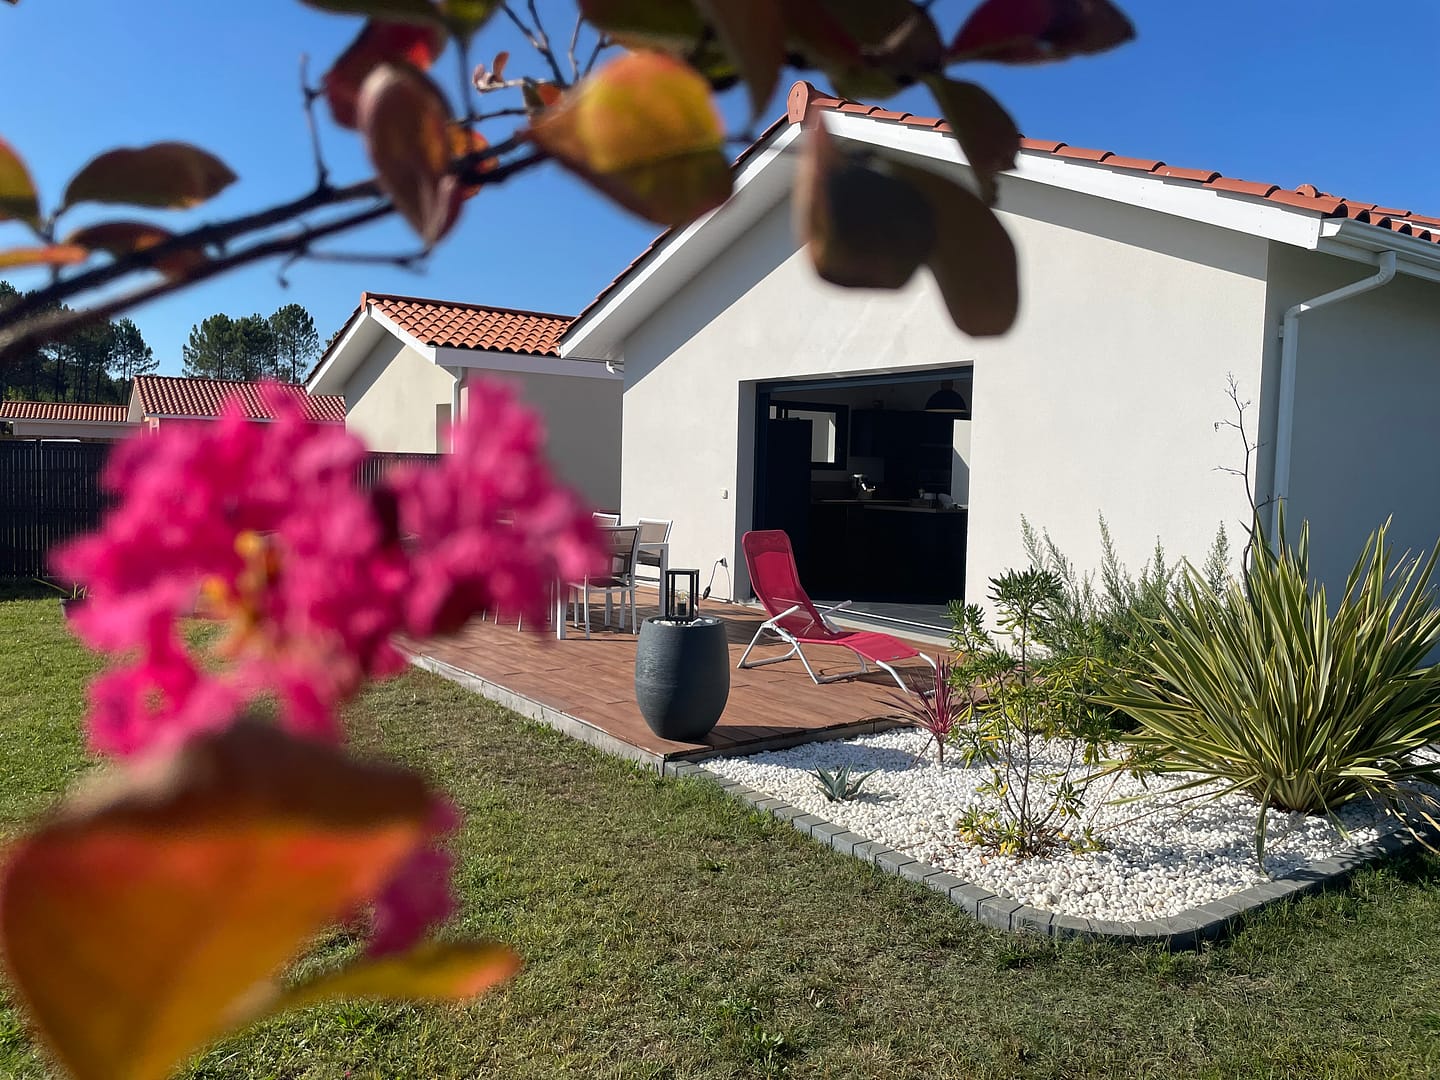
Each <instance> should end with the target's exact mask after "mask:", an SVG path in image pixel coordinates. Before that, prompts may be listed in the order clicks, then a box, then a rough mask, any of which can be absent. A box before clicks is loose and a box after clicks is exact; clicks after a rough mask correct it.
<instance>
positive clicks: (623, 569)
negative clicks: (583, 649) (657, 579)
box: [570, 525, 640, 639]
mask: <svg viewBox="0 0 1440 1080" xmlns="http://www.w3.org/2000/svg"><path fill="white" fill-rule="evenodd" d="M600 532H601V536H602V540H601V542H602V545H603V547H604V550H605V552H606V554H607V555H608V557H609V566H608V569H607V570H605V571H602V572H601V573H600V574H598V575H596V576H594V577H587V578H586V579H585V580H584V581H582V582H580V583H578V584H573V585H571V586H570V588H571V589H572V590H575V591H577V592H578V593H579V601H580V603H581V605H582V608H583V618H584V620H585V637H586V638H587V639H588V638H589V637H590V593H591V592H592V591H593V590H595V589H599V590H600V591H601V592H603V593H604V594H605V625H607V626H608V625H610V612H611V606H610V604H611V600H612V595H613V594H614V593H616V592H619V593H620V602H621V609H620V627H621V629H624V627H625V609H626V607H627V606H628V608H629V610H630V632H631V633H632V634H633V633H639V631H640V628H639V626H637V625H636V622H635V549H636V546H637V545H638V544H639V542H640V529H639V526H636V525H613V526H605V527H602V528H601V530H600Z"/></svg>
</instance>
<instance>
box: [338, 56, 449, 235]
mask: <svg viewBox="0 0 1440 1080" xmlns="http://www.w3.org/2000/svg"><path fill="white" fill-rule="evenodd" d="M357 119H358V121H359V128H360V133H361V134H362V135H363V136H364V138H365V149H366V151H367V152H368V153H369V155H370V161H371V162H372V163H373V164H374V166H375V172H376V178H377V180H378V181H379V183H380V187H381V188H382V189H383V190H384V192H385V194H386V195H388V196H390V199H391V201H392V202H393V203H394V204H395V209H396V210H398V211H399V212H400V215H401V216H402V217H404V218H405V220H406V221H408V222H409V223H410V227H411V228H413V229H414V230H415V231H416V232H417V233H419V234H420V238H421V239H422V240H424V241H425V244H426V246H427V247H428V246H430V245H433V244H434V243H435V242H436V241H437V240H439V239H440V238H441V237H442V236H444V235H445V234H446V232H448V231H449V229H450V226H451V225H453V224H454V223H455V219H456V217H457V216H458V214H459V212H460V202H461V199H462V197H463V195H462V190H461V184H460V180H459V178H458V177H457V176H455V175H453V174H452V173H451V172H450V161H451V148H452V136H451V134H450V107H449V106H448V105H447V104H446V102H445V98H444V96H443V95H442V94H441V93H440V90H439V88H438V87H436V86H435V84H434V83H433V82H431V81H430V79H428V78H427V77H426V76H425V75H424V74H422V73H421V72H419V71H416V70H415V69H414V68H412V67H410V66H409V65H406V64H381V65H380V66H379V67H377V68H376V69H375V70H374V71H372V72H371V73H370V75H369V76H368V77H367V78H366V80H365V85H364V86H363V87H361V89H360V100H359V109H358V111H357Z"/></svg>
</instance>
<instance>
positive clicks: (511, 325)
mask: <svg viewBox="0 0 1440 1080" xmlns="http://www.w3.org/2000/svg"><path fill="white" fill-rule="evenodd" d="M367 303H372V304H374V305H375V310H377V311H379V312H381V313H382V314H384V315H387V316H389V317H390V318H391V319H393V320H394V321H395V323H396V324H397V325H398V326H400V328H401V329H403V330H404V331H405V332H406V333H408V334H410V335H412V336H413V337H415V338H417V339H418V340H420V341H422V342H424V343H425V344H426V345H440V346H444V347H445V348H450V349H486V350H489V351H493V352H509V353H529V354H531V355H534V356H559V355H560V351H559V349H557V348H556V345H557V343H558V342H559V341H560V335H561V334H563V333H564V332H565V329H566V327H568V326H569V325H570V323H571V321H572V317H571V316H569V315H551V314H547V313H546V312H541V311H516V310H514V309H512V308H497V307H486V306H484V305H481V304H464V303H460V302H458V301H454V300H427V299H425V298H423V297H419V296H390V295H388V294H385V293H362V294H361V296H360V306H361V307H362V308H363V307H365V305H366V304H367Z"/></svg>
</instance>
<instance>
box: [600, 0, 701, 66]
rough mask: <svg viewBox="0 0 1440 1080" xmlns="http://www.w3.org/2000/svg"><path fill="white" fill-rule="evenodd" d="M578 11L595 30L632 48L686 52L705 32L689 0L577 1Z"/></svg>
mask: <svg viewBox="0 0 1440 1080" xmlns="http://www.w3.org/2000/svg"><path fill="white" fill-rule="evenodd" d="M580 12H581V14H583V15H584V16H585V19H586V21H587V22H589V23H590V24H591V25H592V26H594V27H595V28H596V29H599V30H603V31H604V32H605V33H607V34H609V35H610V36H611V37H613V38H614V39H615V40H616V41H619V42H621V43H623V44H625V45H628V46H630V47H631V48H640V47H645V48H652V49H661V50H664V51H668V52H680V53H688V52H689V51H690V50H692V49H693V48H695V46H696V45H697V44H698V43H699V41H700V37H701V35H702V34H704V32H705V20H704V19H703V18H701V16H700V13H699V11H697V10H696V8H695V5H694V4H693V3H692V2H691V0H580Z"/></svg>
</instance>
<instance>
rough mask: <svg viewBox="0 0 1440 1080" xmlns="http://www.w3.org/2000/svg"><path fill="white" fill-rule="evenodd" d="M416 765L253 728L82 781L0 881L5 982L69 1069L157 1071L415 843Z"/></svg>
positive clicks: (114, 1076) (85, 1079)
mask: <svg viewBox="0 0 1440 1080" xmlns="http://www.w3.org/2000/svg"><path fill="white" fill-rule="evenodd" d="M430 804H431V796H430V793H429V792H428V790H427V789H426V786H425V783H424V781H423V780H422V779H421V778H420V777H419V776H418V775H416V774H414V773H411V772H408V771H406V770H402V769H399V768H395V767H392V766H386V765H379V764H370V763H362V762H359V761H356V760H353V759H351V758H348V757H346V756H345V755H344V754H343V753H342V752H341V751H339V750H337V749H334V748H331V747H328V746H324V745H321V744H319V743H315V742H313V741H309V740H305V739H299V738H295V737H293V736H289V735H286V734H284V733H283V732H281V731H279V730H277V729H275V728H273V727H269V726H264V725H260V724H257V723H253V722H247V723H242V724H239V725H237V726H235V727H233V728H231V729H229V730H227V731H224V732H221V733H213V734H206V735H201V736H198V737H196V738H195V739H193V740H192V741H191V742H190V743H188V744H186V745H185V746H184V747H183V748H182V749H181V750H179V751H178V752H176V753H174V754H172V755H168V756H165V757H161V758H152V759H150V760H146V761H142V762H140V763H138V764H134V765H128V766H125V767H119V768H115V769H113V770H111V771H109V772H107V773H104V774H102V775H100V776H99V777H96V778H93V779H91V780H90V781H88V782H86V783H84V784H83V785H82V786H81V788H80V789H79V790H78V791H77V792H76V793H75V794H73V795H72V796H71V797H69V798H68V799H67V800H66V801H65V802H64V803H63V804H62V806H61V807H60V809H59V810H58V811H57V812H56V813H55V814H53V815H52V816H51V817H50V818H49V819H48V820H47V821H45V822H43V823H42V824H41V825H40V826H39V827H38V828H37V829H36V830H35V831H33V832H32V833H30V834H29V835H27V836H23V837H21V838H20V839H19V840H18V841H16V842H15V843H14V844H13V845H12V846H11V848H10V849H9V851H8V853H7V858H6V862H5V866H4V871H3V877H0V952H3V956H4V962H5V967H6V969H7V974H8V979H9V982H10V985H11V986H12V987H13V989H14V991H15V993H16V994H17V995H18V996H19V997H20V998H21V999H22V1000H23V1002H24V1003H25V1005H26V1006H27V1008H28V1011H29V1014H30V1016H31V1018H32V1020H33V1021H34V1023H35V1025H36V1028H37V1029H38V1031H39V1033H40V1035H41V1036H42V1037H43V1038H44V1040H45V1042H46V1043H47V1044H48V1045H49V1046H50V1048H51V1050H52V1051H53V1052H54V1053H55V1055H56V1057H57V1058H58V1059H59V1060H60V1061H61V1063H62V1064H64V1066H65V1067H66V1068H67V1069H68V1070H69V1072H70V1073H71V1074H72V1075H73V1076H75V1077H76V1078H77V1080H101V1078H106V1080H162V1078H163V1077H166V1076H168V1075H169V1074H170V1072H171V1070H172V1069H174V1068H175V1066H177V1065H178V1064H179V1063H180V1062H182V1061H183V1060H184V1059H185V1058H186V1057H188V1056H190V1055H191V1054H192V1053H194V1052H195V1051H196V1050H198V1049H200V1048H201V1047H202V1046H204V1045H205V1044H206V1043H208V1042H210V1041H211V1040H213V1039H215V1038H217V1037H219V1036H220V1035H223V1034H225V1033H226V1032H227V1031H230V1030H233V1029H234V1028H235V1027H237V1026H240V1025H243V1024H244V1023H247V1022H249V1021H250V1020H251V1019H253V1018H254V1017H255V1016H256V1015H258V1013H257V1009H262V1008H263V1006H264V1004H265V1003H266V1002H268V1001H271V1000H273V999H274V996H275V995H274V993H273V990H272V989H271V988H272V986H273V983H272V979H273V977H274V976H275V974H276V973H277V972H278V970H279V969H280V967H281V966H282V965H283V964H284V963H286V962H287V961H288V960H290V959H291V958H293V957H294V956H295V954H296V953H297V952H298V950H299V949H300V948H301V946H302V945H303V944H304V942H305V941H306V940H308V939H309V938H310V936H311V935H313V934H314V933H316V932H317V931H318V930H320V929H322V928H323V927H325V926H327V925H329V924H331V923H333V922H335V921H337V920H339V919H340V918H341V917H343V916H344V915H346V914H347V913H348V912H350V911H353V910H354V909H355V907H356V906H357V905H358V904H360V903H362V902H364V901H365V900H366V899H368V898H369V897H371V896H373V895H374V894H375V893H376V891H377V890H378V889H379V888H380V887H381V885H383V884H384V882H385V881H386V880H387V879H388V878H389V876H390V875H391V874H392V873H393V872H394V871H395V869H396V868H397V867H398V866H399V865H400V864H401V863H402V862H403V860H404V859H406V858H407V857H408V856H409V855H410V853H411V852H412V851H413V850H414V849H415V847H416V846H417V845H418V844H420V843H422V842H424V839H425V837H426V822H427V818H428V815H429V813H430Z"/></svg>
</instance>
